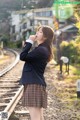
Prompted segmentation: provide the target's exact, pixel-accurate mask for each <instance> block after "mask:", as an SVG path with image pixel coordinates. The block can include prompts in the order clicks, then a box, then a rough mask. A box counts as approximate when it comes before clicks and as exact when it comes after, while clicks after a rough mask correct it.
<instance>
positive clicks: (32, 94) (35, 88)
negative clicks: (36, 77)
mask: <svg viewBox="0 0 80 120" xmlns="http://www.w3.org/2000/svg"><path fill="white" fill-rule="evenodd" d="M22 105H23V106H25V107H39V108H47V92H46V87H45V86H42V85H37V84H28V85H24V92H23V96H22Z"/></svg>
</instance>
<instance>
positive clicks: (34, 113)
mask: <svg viewBox="0 0 80 120" xmlns="http://www.w3.org/2000/svg"><path fill="white" fill-rule="evenodd" d="M28 109H29V113H30V117H31V120H41V108H37V107H28Z"/></svg>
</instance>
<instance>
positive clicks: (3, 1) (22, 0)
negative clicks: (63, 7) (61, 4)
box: [0, 0, 53, 20]
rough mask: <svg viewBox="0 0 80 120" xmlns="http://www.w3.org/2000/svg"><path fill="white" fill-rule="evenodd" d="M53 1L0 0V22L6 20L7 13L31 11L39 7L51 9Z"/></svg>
mask: <svg viewBox="0 0 80 120" xmlns="http://www.w3.org/2000/svg"><path fill="white" fill-rule="evenodd" d="M52 4H53V0H0V20H3V19H5V18H7V16H8V15H9V11H13V10H20V9H24V6H25V8H26V9H31V7H32V6H34V8H41V7H51V6H52Z"/></svg>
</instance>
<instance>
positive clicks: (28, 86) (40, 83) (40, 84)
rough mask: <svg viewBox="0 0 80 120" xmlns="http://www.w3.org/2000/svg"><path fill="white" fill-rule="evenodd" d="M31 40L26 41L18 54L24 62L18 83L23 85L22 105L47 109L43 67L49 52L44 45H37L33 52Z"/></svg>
mask: <svg viewBox="0 0 80 120" xmlns="http://www.w3.org/2000/svg"><path fill="white" fill-rule="evenodd" d="M32 42H33V41H32V40H26V45H25V47H24V48H23V50H22V52H21V54H20V60H22V61H25V64H24V67H23V72H22V77H21V80H20V82H21V83H22V84H23V85H24V93H23V105H24V106H29V107H43V108H46V107H47V92H46V82H45V78H44V71H45V67H46V65H47V62H48V58H49V54H50V53H49V50H48V48H47V47H46V45H45V43H42V44H39V45H38V46H37V47H36V48H35V49H34V50H32V51H30V49H31V47H32Z"/></svg>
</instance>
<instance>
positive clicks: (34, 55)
mask: <svg viewBox="0 0 80 120" xmlns="http://www.w3.org/2000/svg"><path fill="white" fill-rule="evenodd" d="M31 46H32V45H31V43H26V46H25V47H24V49H23V51H22V52H21V54H20V60H22V61H26V62H34V61H37V60H41V59H44V58H45V59H47V58H48V51H47V48H45V47H43V46H39V47H37V48H35V49H34V50H32V51H31V52H29V50H30V48H31Z"/></svg>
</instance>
